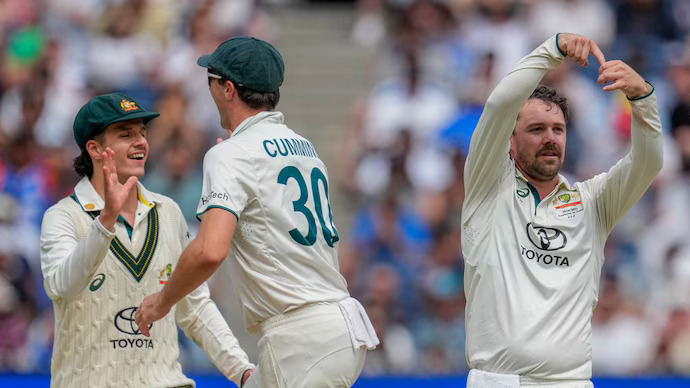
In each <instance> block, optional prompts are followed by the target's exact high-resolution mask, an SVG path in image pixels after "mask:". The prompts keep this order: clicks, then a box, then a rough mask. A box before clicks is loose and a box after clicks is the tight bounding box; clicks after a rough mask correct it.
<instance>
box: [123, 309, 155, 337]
mask: <svg viewBox="0 0 690 388" xmlns="http://www.w3.org/2000/svg"><path fill="white" fill-rule="evenodd" d="M136 311H137V308H136V307H127V308H126V309H124V310H120V312H118V313H117V315H115V319H114V320H113V324H115V328H116V329H117V330H119V331H121V332H123V333H125V334H131V335H140V334H141V331H139V327H137V324H136V323H134V319H135V318H136V314H135V313H136ZM151 326H153V324H150V325H149V330H150V329H151Z"/></svg>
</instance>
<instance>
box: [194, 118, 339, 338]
mask: <svg viewBox="0 0 690 388" xmlns="http://www.w3.org/2000/svg"><path fill="white" fill-rule="evenodd" d="M328 189H329V187H328V171H327V170H326V166H325V165H324V164H323V162H322V161H321V159H319V157H318V154H317V153H316V150H315V149H314V146H313V145H312V144H311V142H309V141H308V140H307V139H305V138H304V137H302V136H300V135H298V134H297V133H295V132H294V131H292V130H291V129H290V128H288V127H287V126H285V125H284V124H283V115H282V113H280V112H261V113H259V114H257V115H255V116H252V117H249V118H247V119H246V120H244V121H243V122H242V123H241V124H240V125H239V126H238V127H237V128H236V129H235V130H234V131H233V133H232V136H231V137H230V138H229V139H226V140H225V141H223V142H221V143H219V144H217V145H215V146H214V147H213V148H211V149H210V150H209V151H208V152H207V153H206V156H205V158H204V183H203V188H202V191H201V201H200V202H199V207H198V210H197V213H198V214H199V215H201V214H203V213H204V212H206V211H207V210H208V209H211V208H221V209H224V210H226V211H229V212H231V213H233V214H234V215H235V216H236V217H237V219H238V223H237V228H236V229H235V234H234V236H233V238H232V244H231V247H230V257H231V260H230V263H231V266H232V271H230V274H231V276H232V283H233V285H234V286H235V287H236V289H237V290H238V294H239V296H240V301H241V305H242V308H243V311H244V323H245V326H246V328H247V330H248V331H249V332H254V331H256V330H257V328H258V327H257V326H258V324H259V323H261V322H263V321H264V320H266V319H268V318H270V317H273V316H275V315H279V314H283V313H285V312H288V311H290V310H293V309H295V308H298V307H300V306H303V305H305V304H309V303H315V302H338V301H341V300H343V299H345V298H347V297H348V296H349V293H348V291H347V284H346V282H345V279H344V278H343V276H342V275H341V274H340V272H339V270H338V257H337V249H336V248H337V244H336V243H337V241H338V232H337V230H336V229H335V225H334V224H333V219H332V214H331V208H330V205H329V202H328Z"/></svg>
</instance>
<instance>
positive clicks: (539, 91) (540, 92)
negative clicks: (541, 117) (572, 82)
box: [527, 85, 570, 123]
mask: <svg viewBox="0 0 690 388" xmlns="http://www.w3.org/2000/svg"><path fill="white" fill-rule="evenodd" d="M533 98H536V99H538V100H542V101H544V102H545V103H546V104H547V105H549V107H550V106H551V104H556V105H558V107H559V108H561V112H563V117H564V118H565V122H566V123H567V122H568V119H569V118H570V112H569V111H568V99H567V98H565V97H564V96H562V95H560V94H558V92H557V91H556V89H554V88H551V87H548V86H545V85H539V86H537V88H536V89H534V91H533V92H532V94H531V95H530V96H529V98H528V99H527V100H528V101H529V100H531V99H533ZM550 109H551V108H549V110H550Z"/></svg>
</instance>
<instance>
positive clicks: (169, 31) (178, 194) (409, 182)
mask: <svg viewBox="0 0 690 388" xmlns="http://www.w3.org/2000/svg"><path fill="white" fill-rule="evenodd" d="M689 29H690V2H689V1H685V0H311V1H307V0H79V1H77V0H0V382H2V381H3V380H2V377H1V376H2V374H3V373H4V374H39V375H46V374H48V373H49V371H50V356H51V349H52V348H51V346H52V341H53V324H54V321H53V312H52V308H51V302H50V300H49V299H48V297H47V296H46V294H45V292H44V291H43V286H42V279H41V271H40V259H39V242H38V236H39V231H40V225H41V219H42V216H43V213H44V211H45V210H46V209H47V208H48V207H49V206H51V205H52V204H54V203H55V202H56V201H58V200H59V199H61V198H63V197H65V196H67V195H69V194H70V193H71V192H72V188H73V186H74V185H75V184H76V182H77V181H78V178H77V175H76V174H75V173H74V172H73V170H72V168H71V165H72V163H71V162H72V159H73V158H74V157H75V156H77V155H78V153H79V150H78V148H77V146H76V145H75V142H74V140H73V135H72V121H73V118H74V115H75V114H76V112H77V110H78V109H79V108H80V107H81V105H82V104H84V103H85V102H86V101H87V100H88V99H89V98H90V97H92V96H94V95H95V94H99V93H107V92H112V91H122V92H125V93H127V94H129V95H130V96H131V97H133V98H134V99H135V100H136V101H138V102H139V103H140V104H141V105H142V106H144V107H145V108H147V109H152V110H156V111H159V112H161V116H160V117H159V118H158V119H156V120H154V121H153V122H152V123H151V125H150V131H149V133H148V135H149V142H150V145H151V153H150V155H149V159H148V165H147V175H146V177H145V178H144V180H143V182H144V184H145V185H146V186H147V187H148V188H149V189H150V190H153V191H157V192H161V193H163V194H165V195H168V196H170V197H172V198H173V199H174V200H176V201H177V202H178V203H179V204H180V207H181V208H182V211H183V212H184V214H185V216H186V218H187V221H188V223H189V224H190V226H191V228H192V229H193V230H196V229H197V228H198V222H197V220H196V219H195V217H194V213H195V210H196V206H197V203H198V200H199V195H200V190H201V180H202V177H201V162H202V158H203V155H204V152H205V151H206V150H207V149H208V148H209V147H210V146H211V145H212V144H214V142H215V139H216V138H217V137H219V136H224V135H225V136H226V133H225V132H224V131H223V130H222V129H221V127H220V124H219V117H218V113H217V111H216V107H215V105H214V104H213V101H212V99H211V97H210V95H209V93H208V84H207V79H206V75H205V69H203V68H200V67H198V66H197V65H196V58H197V57H198V56H199V55H201V54H204V53H208V52H211V51H212V50H213V49H215V47H216V46H217V45H218V44H219V43H220V42H222V41H223V40H225V39H227V38H229V37H232V36H235V35H254V36H257V37H260V38H263V39H265V40H268V41H270V42H272V43H273V44H275V45H276V47H277V48H278V49H279V50H280V51H281V52H282V54H283V56H284V58H285V62H286V78H285V83H284V86H283V87H282V88H281V94H282V97H281V101H280V103H279V105H278V110H280V111H282V112H283V113H285V115H286V123H287V124H288V126H290V127H291V128H292V129H294V130H295V131H296V132H298V133H301V134H302V135H304V136H306V137H307V138H309V139H310V140H311V141H312V142H313V143H314V144H315V146H316V148H317V150H318V151H319V153H320V155H321V157H322V159H323V160H324V162H325V163H326V165H327V166H328V168H329V170H330V180H331V186H330V187H331V205H332V207H333V210H334V213H335V214H334V218H335V221H336V225H337V227H338V229H339V234H340V236H341V243H340V246H339V257H340V267H341V271H342V273H343V274H344V276H345V277H346V279H347V281H348V284H349V287H350V291H351V293H352V294H353V295H354V296H355V297H357V298H358V299H359V300H360V301H362V303H363V304H364V305H365V307H366V309H367V311H368V312H369V315H370V317H371V319H372V321H373V322H374V325H375V327H376V330H377V332H378V335H379V338H380V339H381V346H379V348H378V349H377V350H375V351H373V352H370V353H369V354H368V355H367V362H366V365H365V367H364V371H363V376H369V377H372V378H373V377H376V376H390V375H396V376H442V375H453V376H462V375H464V374H466V373H467V370H468V367H467V364H466V361H465V355H464V345H465V343H464V342H465V327H464V305H465V298H464V295H463V261H462V257H461V254H460V252H461V251H460V249H461V241H460V211H461V205H462V201H463V194H464V189H463V163H464V159H465V156H466V153H467V149H468V144H469V140H470V136H471V134H472V131H473V129H474V126H475V124H476V122H477V121H478V119H479V116H480V114H481V111H482V108H483V103H484V102H485V100H486V98H487V96H488V95H489V93H490V92H491V90H492V89H493V87H494V86H495V84H496V83H497V82H498V81H499V80H500V79H501V78H502V77H503V75H505V74H506V73H507V72H508V71H509V70H510V69H511V68H512V67H513V66H514V65H515V64H516V63H517V62H518V60H519V59H520V58H521V57H523V56H524V55H526V54H527V53H529V52H530V51H531V50H532V49H533V48H534V47H536V46H537V45H538V44H540V43H541V42H543V41H544V40H545V39H547V38H548V37H550V36H552V35H553V34H555V33H556V32H576V33H580V34H584V35H586V36H588V37H590V38H593V39H595V40H596V41H597V42H598V43H599V45H600V47H601V48H602V50H603V52H604V54H605V55H606V57H607V59H622V60H624V61H626V62H627V63H628V64H630V65H631V66H632V67H633V68H634V69H636V70H637V71H638V72H639V73H640V74H642V75H643V76H644V77H645V78H646V79H647V80H649V81H650V82H652V84H654V86H655V88H656V92H657V96H658V102H659V109H660V113H661V116H662V121H663V124H664V132H665V134H664V135H665V136H664V137H665V166H664V169H663V171H662V172H661V174H660V175H659V177H658V178H657V180H656V181H655V182H654V184H653V185H652V187H651V188H650V189H649V190H648V192H647V193H646V194H645V196H644V197H643V198H642V200H641V201H640V202H639V203H638V204H637V205H636V206H635V207H634V208H633V209H632V210H631V211H630V212H629V213H628V215H626V217H625V218H624V219H623V220H622V221H621V222H620V223H619V225H618V226H617V227H616V229H614V231H613V232H612V233H611V235H610V237H609V240H608V244H607V247H606V255H607V256H606V263H605V266H604V271H603V276H602V280H601V292H600V301H599V304H598V306H597V308H596V310H595V312H594V321H593V352H592V358H593V364H594V374H595V376H617V377H620V376H624V377H631V376H632V377H639V376H690V42H689V41H688V32H689V31H690V30H689ZM591 62H596V61H594V60H591ZM596 73H597V67H596V66H594V65H592V66H590V67H589V68H577V67H576V66H574V65H572V64H570V63H566V64H564V65H563V66H561V67H560V68H558V69H557V70H555V71H552V72H550V73H549V74H548V75H547V76H546V78H545V79H544V83H546V84H548V85H551V86H554V87H556V88H557V89H558V90H559V91H560V92H562V93H563V94H565V95H566V96H567V97H568V99H569V102H570V107H571V112H572V117H571V121H570V122H569V123H568V146H567V153H566V155H567V156H566V163H565V165H564V169H563V173H564V174H565V175H566V176H567V178H568V179H569V180H570V181H571V182H573V181H575V180H584V179H587V178H589V177H591V176H593V175H594V174H597V173H600V172H603V171H606V170H607V169H608V168H609V167H610V166H612V165H613V164H615V162H616V161H617V160H618V159H620V158H621V157H622V156H624V155H625V154H626V153H627V152H628V150H629V140H630V132H629V123H630V107H629V105H628V103H627V101H626V99H625V98H624V96H623V95H622V94H620V93H618V92H616V93H611V94H607V93H604V92H602V91H600V88H599V87H598V86H597V85H596V82H595V79H596ZM211 287H212V290H213V294H214V296H215V297H216V301H217V303H218V305H219V307H220V308H221V310H222V312H223V314H224V315H225V316H226V318H227V320H228V322H229V323H230V325H231V327H232V329H233V330H234V332H235V333H236V335H237V336H238V337H239V339H240V341H241V343H242V345H243V346H244V347H245V349H246V350H247V352H248V353H249V355H250V358H251V359H252V360H256V341H257V338H256V337H251V336H248V335H247V334H245V332H244V328H243V326H242V323H241V322H242V321H241V317H240V316H239V313H240V310H239V307H238V305H237V300H236V297H235V294H234V293H233V291H232V285H230V284H228V283H227V282H225V281H224V280H223V278H222V277H220V276H216V277H215V278H213V279H212V280H211ZM180 344H181V347H182V353H181V354H182V355H181V362H182V364H183V368H184V370H185V372H187V373H189V374H193V375H207V374H210V375H214V374H217V373H218V372H217V371H216V370H215V368H214V367H213V366H212V365H211V364H210V362H209V361H208V360H207V359H206V356H205V355H204V354H203V353H202V352H201V351H200V350H199V349H198V348H197V347H196V345H195V344H194V343H193V342H191V341H189V340H187V339H186V338H185V337H184V335H181V336H180ZM5 376H7V375H5ZM363 380H367V379H366V378H364V379H363ZM369 381H374V380H369ZM439 381H441V380H439ZM439 384H440V383H439ZM682 384H690V382H688V380H686V381H685V383H682ZM0 385H2V384H0ZM441 385H442V384H440V385H436V386H441Z"/></svg>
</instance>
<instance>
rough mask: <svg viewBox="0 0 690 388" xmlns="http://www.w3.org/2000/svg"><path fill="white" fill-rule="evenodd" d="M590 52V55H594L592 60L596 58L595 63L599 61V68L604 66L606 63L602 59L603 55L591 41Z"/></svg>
mask: <svg viewBox="0 0 690 388" xmlns="http://www.w3.org/2000/svg"><path fill="white" fill-rule="evenodd" d="M590 52H591V53H592V55H594V58H596V59H597V61H599V64H600V65H601V66H604V63H606V58H605V57H604V53H602V52H601V49H600V48H599V46H598V45H597V44H596V42H594V41H592V47H591V48H590Z"/></svg>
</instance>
